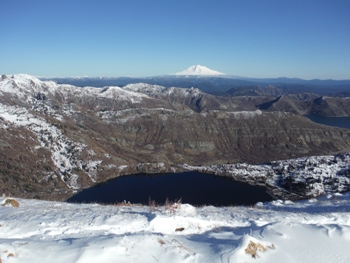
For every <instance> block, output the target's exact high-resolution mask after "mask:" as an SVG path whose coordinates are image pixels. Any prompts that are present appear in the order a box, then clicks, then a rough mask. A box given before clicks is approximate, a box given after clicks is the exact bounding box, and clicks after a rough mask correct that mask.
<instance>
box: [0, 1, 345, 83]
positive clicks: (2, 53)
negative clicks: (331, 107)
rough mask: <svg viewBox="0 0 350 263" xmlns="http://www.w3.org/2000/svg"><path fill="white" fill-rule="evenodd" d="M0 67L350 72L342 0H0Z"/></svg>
mask: <svg viewBox="0 0 350 263" xmlns="http://www.w3.org/2000/svg"><path fill="white" fill-rule="evenodd" d="M0 10H1V11H0V12H1V15H0V74H17V73H27V74H32V75H36V76H101V75H102V76H133V77H141V76H154V75H163V74H169V73H175V72H179V71H182V70H184V69H186V68H188V67H189V66H191V65H195V64H200V65H204V66H207V67H209V68H211V69H214V70H217V71H220V72H223V73H226V74H232V75H236V76H244V77H299V78H304V79H313V78H319V79H329V78H332V79H350V15H349V10H350V1H349V0H333V1H332V0H329V1H324V0H314V1H308V0H303V1H301V0H266V1H265V0H254V1H253V0H228V1H224V0H222V1H220V0H216V1H214V0H207V1H199V0H198V1H194V0H168V1H167V0H138V1H136V0H123V1H122V0H120V1H118V0H114V1H112V0H100V1H97V0H94V1H92V0H59V1H54V0H52V1H50V0H31V1H28V0H0Z"/></svg>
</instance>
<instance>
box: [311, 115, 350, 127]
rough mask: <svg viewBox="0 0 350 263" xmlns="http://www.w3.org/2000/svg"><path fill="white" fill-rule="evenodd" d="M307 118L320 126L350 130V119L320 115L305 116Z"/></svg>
mask: <svg viewBox="0 0 350 263" xmlns="http://www.w3.org/2000/svg"><path fill="white" fill-rule="evenodd" d="M305 117H307V118H309V119H310V120H311V121H313V122H317V123H320V124H324V125H328V126H335V127H340V128H348V129H350V117H324V116H318V115H305Z"/></svg>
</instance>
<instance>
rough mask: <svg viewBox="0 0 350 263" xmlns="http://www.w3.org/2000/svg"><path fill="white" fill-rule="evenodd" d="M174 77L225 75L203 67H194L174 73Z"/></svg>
mask: <svg viewBox="0 0 350 263" xmlns="http://www.w3.org/2000/svg"><path fill="white" fill-rule="evenodd" d="M175 75H201V76H213V75H225V74H224V73H221V72H219V71H215V70H211V69H209V68H207V67H205V66H201V65H194V66H191V67H189V68H188V69H186V70H184V71H181V72H178V73H175Z"/></svg>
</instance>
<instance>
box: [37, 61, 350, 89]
mask: <svg viewBox="0 0 350 263" xmlns="http://www.w3.org/2000/svg"><path fill="white" fill-rule="evenodd" d="M40 79H41V80H53V81H55V82H56V83H58V84H71V85H74V86H79V87H84V86H92V87H105V86H119V87H123V86H125V85H128V84H135V83H147V84H155V85H161V86H164V87H167V88H169V87H180V88H191V87H195V88H198V89H200V90H202V91H204V92H207V93H210V94H215V95H227V94H226V92H227V91H229V90H231V89H232V88H240V89H244V88H246V87H249V89H251V87H259V88H264V87H267V86H269V85H273V86H276V87H278V88H282V89H285V90H288V93H299V92H312V93H315V94H319V95H327V94H333V95H334V94H336V93H344V92H345V93H346V92H350V79H349V80H331V79H329V80H320V79H313V80H304V79H299V78H284V77H282V78H246V77H237V76H232V75H225V74H224V73H221V72H218V71H215V70H212V69H209V68H207V67H205V66H201V65H194V66H191V67H189V68H188V69H186V70H184V71H181V72H178V73H174V74H169V75H162V76H152V77H140V78H133V77H67V78H65V77H63V78H56V77H53V78H40Z"/></svg>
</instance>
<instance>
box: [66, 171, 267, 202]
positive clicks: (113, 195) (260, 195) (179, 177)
mask: <svg viewBox="0 0 350 263" xmlns="http://www.w3.org/2000/svg"><path fill="white" fill-rule="evenodd" d="M149 198H151V199H152V200H155V202H156V203H158V204H164V202H165V200H166V198H168V199H169V200H171V201H174V200H178V199H180V198H182V203H189V204H192V205H198V206H200V205H215V206H231V205H254V204H255V203H257V202H267V201H272V200H273V199H272V197H271V196H270V195H268V194H267V193H266V188H265V187H261V186H251V185H249V184H246V183H242V182H237V181H233V180H231V179H230V178H227V177H220V176H213V175H208V174H202V173H198V172H185V173H177V174H174V173H172V174H161V175H149V174H138V175H128V176H121V177H117V178H115V179H112V180H109V181H107V182H105V183H102V184H99V185H96V186H94V187H92V188H89V189H85V190H83V191H81V192H79V193H78V194H76V195H74V196H73V197H71V198H70V199H68V200H67V201H68V202H73V203H95V202H96V203H104V204H115V203H117V202H123V201H124V200H126V201H127V202H128V201H130V202H131V203H141V204H148V202H149Z"/></svg>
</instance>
